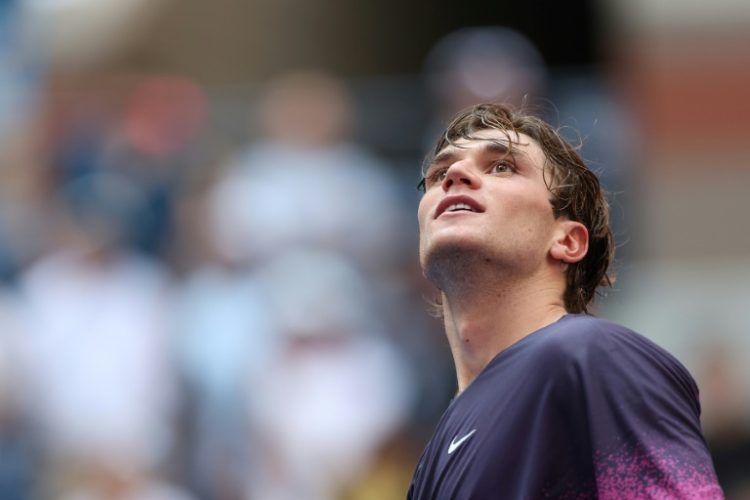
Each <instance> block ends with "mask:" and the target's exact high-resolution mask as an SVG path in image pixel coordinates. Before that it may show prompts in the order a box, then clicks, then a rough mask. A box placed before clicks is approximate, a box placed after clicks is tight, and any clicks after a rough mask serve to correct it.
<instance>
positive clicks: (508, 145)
mask: <svg viewBox="0 0 750 500" xmlns="http://www.w3.org/2000/svg"><path fill="white" fill-rule="evenodd" d="M493 145H494V146H500V148H501V149H502V148H504V149H505V150H506V151H507V152H509V153H511V154H513V155H514V156H516V155H520V156H524V157H527V158H528V159H529V160H531V161H532V162H533V163H535V164H536V165H537V166H539V167H541V166H543V165H544V159H545V158H544V153H543V152H542V149H541V148H540V147H539V144H538V143H537V142H536V141H535V140H534V139H532V138H531V137H529V136H528V135H526V134H519V133H517V132H515V131H511V130H497V129H484V130H479V131H477V132H472V133H471V138H470V139H467V138H460V139H458V140H456V141H453V143H452V144H448V145H446V146H445V147H444V148H443V149H441V150H440V151H438V152H437V154H436V155H435V157H436V158H438V157H440V156H443V155H445V154H446V153H449V154H461V152H462V151H472V150H483V149H487V148H488V147H490V146H493Z"/></svg>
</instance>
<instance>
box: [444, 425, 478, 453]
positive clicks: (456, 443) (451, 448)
mask: <svg viewBox="0 0 750 500" xmlns="http://www.w3.org/2000/svg"><path fill="white" fill-rule="evenodd" d="M475 432H477V430H476V429H474V430H472V431H471V432H469V433H468V434H467V435H465V436H464V437H462V438H461V439H459V440H458V441H456V438H453V441H451V444H450V445H449V446H448V455H450V454H451V453H453V452H454V451H456V448H458V447H459V446H461V445H462V444H463V443H464V441H466V440H467V439H469V438H470V437H471V436H473V435H474V433H475Z"/></svg>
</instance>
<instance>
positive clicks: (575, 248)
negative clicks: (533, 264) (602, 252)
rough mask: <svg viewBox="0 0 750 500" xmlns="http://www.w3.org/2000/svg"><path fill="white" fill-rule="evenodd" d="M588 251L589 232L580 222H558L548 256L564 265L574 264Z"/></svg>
mask: <svg viewBox="0 0 750 500" xmlns="http://www.w3.org/2000/svg"><path fill="white" fill-rule="evenodd" d="M588 250H589V231H588V229H586V226H584V225H583V224H581V223H580V222H575V221H572V220H560V221H558V228H557V229H556V231H555V238H554V240H553V241H552V247H551V248H550V251H549V253H550V256H551V257H552V258H553V259H556V260H559V261H561V262H564V263H566V264H575V263H576V262H578V261H580V260H581V259H583V258H584V257H585V256H586V252H588Z"/></svg>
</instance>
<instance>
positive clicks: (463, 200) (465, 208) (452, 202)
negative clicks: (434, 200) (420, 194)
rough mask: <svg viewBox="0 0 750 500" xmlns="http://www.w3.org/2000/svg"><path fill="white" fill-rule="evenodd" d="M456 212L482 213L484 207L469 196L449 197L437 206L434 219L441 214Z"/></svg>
mask: <svg viewBox="0 0 750 500" xmlns="http://www.w3.org/2000/svg"><path fill="white" fill-rule="evenodd" d="M457 212H469V213H482V212H484V207H482V206H481V205H480V204H479V203H478V202H477V201H476V200H474V199H473V198H471V197H469V196H449V197H447V198H445V199H444V200H443V201H441V202H440V203H439V204H438V206H437V209H436V210H435V218H436V219H437V218H438V217H440V216H441V215H443V214H447V213H457Z"/></svg>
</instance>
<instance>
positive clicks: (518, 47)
mask: <svg viewBox="0 0 750 500" xmlns="http://www.w3.org/2000/svg"><path fill="white" fill-rule="evenodd" d="M424 73H425V76H426V78H427V87H428V89H429V91H430V94H431V95H432V96H433V99H434V104H435V106H436V107H437V110H436V111H437V113H438V116H437V117H436V118H437V120H438V121H441V122H442V121H443V120H445V119H447V118H448V117H450V116H453V115H454V114H455V113H457V112H458V111H459V110H462V109H464V108H467V107H469V106H471V105H473V104H478V103H480V102H505V103H509V104H512V105H514V106H516V107H518V106H521V105H522V104H524V103H526V102H530V103H532V104H535V99H538V98H539V97H543V96H544V95H545V94H546V91H547V88H546V87H547V66H546V65H545V63H544V59H543V58H542V55H541V53H540V52H539V50H538V49H537V48H536V46H534V44H533V43H532V42H531V41H530V40H529V39H528V38H526V37H525V36H524V35H523V34H521V33H520V32H518V31H516V30H513V29H511V28H506V27H500V26H488V27H474V28H462V29H459V30H457V31H454V32H451V33H449V34H447V35H445V36H444V37H443V38H441V39H440V40H439V41H438V42H437V43H436V44H435V45H434V46H433V47H432V49H431V50H430V52H429V54H428V55H427V59H426V61H425V65H424ZM432 139H433V138H432V137H430V140H432Z"/></svg>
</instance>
